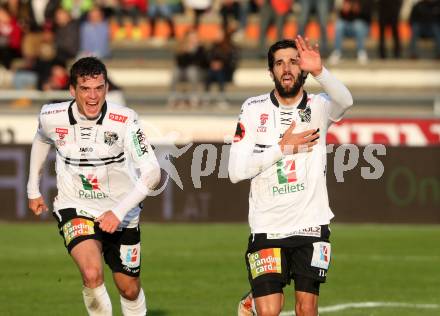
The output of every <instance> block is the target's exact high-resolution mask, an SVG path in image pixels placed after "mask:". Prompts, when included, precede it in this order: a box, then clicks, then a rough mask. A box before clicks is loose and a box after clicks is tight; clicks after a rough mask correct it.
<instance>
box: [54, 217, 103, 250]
mask: <svg viewBox="0 0 440 316" xmlns="http://www.w3.org/2000/svg"><path fill="white" fill-rule="evenodd" d="M62 229H63V235H64V239H65V240H66V246H68V245H69V244H70V242H71V241H72V240H74V239H75V238H76V237H79V236H88V235H93V234H94V233H95V229H94V223H93V222H92V221H91V220H89V219H85V218H74V219H72V220H70V221H68V222H67V223H65V224H64V225H63V228H62Z"/></svg>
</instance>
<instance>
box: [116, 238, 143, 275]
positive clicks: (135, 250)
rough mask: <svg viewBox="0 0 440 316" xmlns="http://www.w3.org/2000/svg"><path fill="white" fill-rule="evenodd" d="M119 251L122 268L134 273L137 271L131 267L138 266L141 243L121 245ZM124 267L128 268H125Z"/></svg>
mask: <svg viewBox="0 0 440 316" xmlns="http://www.w3.org/2000/svg"><path fill="white" fill-rule="evenodd" d="M120 253H121V262H122V265H123V266H124V270H126V271H129V272H132V273H136V272H137V271H136V270H133V269H134V268H139V265H140V262H141V244H140V243H137V244H136V245H121V248H120ZM125 267H127V268H128V269H125ZM137 270H139V269H137Z"/></svg>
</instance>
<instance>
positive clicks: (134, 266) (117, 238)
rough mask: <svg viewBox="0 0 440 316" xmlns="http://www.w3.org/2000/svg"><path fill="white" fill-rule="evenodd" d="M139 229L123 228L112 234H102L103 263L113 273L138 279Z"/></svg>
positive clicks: (139, 264)
mask: <svg viewBox="0 0 440 316" xmlns="http://www.w3.org/2000/svg"><path fill="white" fill-rule="evenodd" d="M140 236H141V235H140V230H139V227H135V228H124V229H122V231H116V232H114V233H113V234H107V233H104V234H103V253H104V260H105V263H106V264H107V265H108V266H109V267H110V269H111V270H112V271H113V273H115V272H120V273H122V274H125V275H127V276H131V277H138V276H139V274H140V270H141V242H140Z"/></svg>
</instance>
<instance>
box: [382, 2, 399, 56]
mask: <svg viewBox="0 0 440 316" xmlns="http://www.w3.org/2000/svg"><path fill="white" fill-rule="evenodd" d="M377 4H378V13H379V56H380V58H382V59H385V58H386V57H387V56H386V55H387V54H386V45H385V30H386V28H387V26H389V27H390V28H391V32H392V35H393V44H394V46H393V55H394V58H400V55H401V48H400V36H399V15H400V9H401V7H402V0H378V3H377Z"/></svg>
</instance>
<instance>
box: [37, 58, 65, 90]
mask: <svg viewBox="0 0 440 316" xmlns="http://www.w3.org/2000/svg"><path fill="white" fill-rule="evenodd" d="M68 88H69V74H68V72H67V69H66V65H65V64H63V63H54V64H53V65H52V66H51V68H50V75H49V77H48V78H47V80H46V82H44V83H43V91H54V90H67V89H68Z"/></svg>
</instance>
